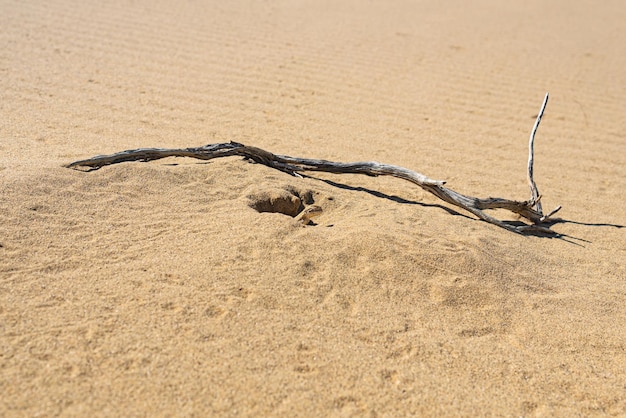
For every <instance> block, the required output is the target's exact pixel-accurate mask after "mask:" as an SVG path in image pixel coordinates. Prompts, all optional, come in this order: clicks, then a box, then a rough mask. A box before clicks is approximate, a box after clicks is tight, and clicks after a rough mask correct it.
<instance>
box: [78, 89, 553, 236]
mask: <svg viewBox="0 0 626 418" xmlns="http://www.w3.org/2000/svg"><path fill="white" fill-rule="evenodd" d="M547 101H548V95H547V94H546V99H545V100H544V103H543V106H542V108H541V111H540V113H539V115H538V117H537V121H536V122H535V126H534V127H533V131H532V133H531V139H530V145H529V148H530V149H529V160H528V179H529V183H530V185H531V186H530V187H531V199H530V200H528V201H515V200H509V199H503V198H493V197H489V198H484V199H481V198H476V197H471V196H466V195H463V194H461V193H458V192H455V191H454V190H451V189H449V188H447V187H444V184H445V182H444V181H440V180H433V179H430V178H428V177H426V176H425V175H423V174H420V173H417V172H415V171H412V170H409V169H406V168H404V167H399V166H395V165H389V164H383V163H379V162H375V161H365V162H352V163H337V162H332V161H326V160H315V159H309V158H297V157H290V156H287V155H277V154H273V153H271V152H269V151H265V150H263V149H260V148H256V147H251V146H247V145H244V144H240V143H237V142H229V143H221V144H209V145H205V146H202V147H195V148H181V149H167V148H140V149H134V150H127V151H122V152H118V153H115V154H110V155H99V156H96V157H93V158H89V159H86V160H80V161H75V162H73V163H70V164H68V165H67V166H66V167H68V168H74V169H80V168H81V167H82V168H87V169H90V170H95V169H98V168H101V167H103V166H106V165H111V164H118V163H122V162H128V161H152V160H158V159H161V158H167V157H191V158H197V159H200V160H211V159H213V158H220V157H230V156H241V157H244V158H247V159H250V160H253V161H255V162H257V163H259V164H263V165H266V166H268V167H271V168H274V169H276V170H280V171H283V172H286V173H288V174H291V175H294V176H299V174H298V173H299V172H306V171H324V172H328V173H339V174H341V173H348V174H365V175H368V176H393V177H398V178H401V179H404V180H407V181H410V182H411V183H414V184H416V185H418V186H419V187H421V188H422V189H424V190H426V191H427V192H430V193H432V194H434V195H435V196H437V197H438V198H440V199H441V200H443V201H445V202H448V203H450V204H452V205H455V206H458V207H460V208H462V209H464V210H466V211H468V212H470V213H473V214H474V215H475V216H477V217H478V218H480V219H482V220H484V221H486V222H489V223H492V224H494V225H497V226H499V227H502V228H504V229H507V230H509V231H512V232H516V233H528V232H543V233H546V234H555V233H554V232H553V231H552V230H550V226H549V223H548V218H549V217H550V216H551V215H553V214H554V213H556V211H558V210H559V209H560V207H558V208H557V209H555V210H553V211H552V212H551V213H549V214H548V215H544V214H543V212H542V210H541V205H540V204H539V200H540V199H541V196H540V195H539V192H538V191H537V186H536V184H535V181H534V179H533V161H534V136H535V132H536V130H537V127H538V126H539V122H540V120H541V116H542V115H543V111H544V109H545V106H546V103H547ZM487 209H505V210H508V211H511V212H513V213H516V214H518V215H519V216H521V217H522V218H525V219H527V220H528V221H529V222H530V223H529V224H522V225H513V224H511V223H507V222H503V221H501V220H499V219H497V218H494V217H493V216H491V215H489V214H487V213H486V212H485V210H487Z"/></svg>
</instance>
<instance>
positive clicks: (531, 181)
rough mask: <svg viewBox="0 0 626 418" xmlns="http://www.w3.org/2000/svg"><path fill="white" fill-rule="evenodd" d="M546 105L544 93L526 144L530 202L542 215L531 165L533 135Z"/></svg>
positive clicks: (533, 153)
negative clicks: (533, 203)
mask: <svg viewBox="0 0 626 418" xmlns="http://www.w3.org/2000/svg"><path fill="white" fill-rule="evenodd" d="M547 104H548V93H546V97H545V99H543V104H542V105H541V110H540V111H539V114H538V115H537V120H536V121H535V125H534V126H533V130H532V131H531V132H530V141H529V142H528V184H529V185H530V200H531V201H532V202H535V206H536V208H537V212H539V213H543V211H542V210H541V201H540V197H539V196H540V194H539V189H537V184H536V183H535V179H534V178H533V171H534V169H533V165H534V163H535V134H536V133H537V128H538V127H539V124H540V123H541V118H542V116H543V111H544V110H545V109H546V105H547Z"/></svg>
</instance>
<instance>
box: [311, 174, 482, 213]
mask: <svg viewBox="0 0 626 418" xmlns="http://www.w3.org/2000/svg"><path fill="white" fill-rule="evenodd" d="M299 175H300V176H302V177H306V178H310V179H312V180H317V181H321V182H324V183H326V184H328V185H329V186H333V187H337V188H339V189H344V190H350V191H353V192H363V193H367V194H370V195H372V196H374V197H378V198H379V199H387V200H390V201H392V202H396V203H400V204H403V205H418V206H421V207H424V208H438V209H443V210H445V211H446V212H448V213H449V214H450V215H453V216H461V217H463V218H465V219H472V220H473V219H474V218H472V217H471V216H468V215H466V214H464V213H461V212H458V211H456V210H454V209H451V208H449V207H447V206H443V205H440V204H437V203H424V202H417V201H415V200H408V199H405V198H403V197H399V196H392V195H388V194H386V193H383V192H379V191H377V190H372V189H368V188H366V187H360V186H358V187H357V186H349V185H347V184H344V183H339V182H336V181H332V180H327V179H320V178H318V177H313V176H309V175H306V174H302V173H299Z"/></svg>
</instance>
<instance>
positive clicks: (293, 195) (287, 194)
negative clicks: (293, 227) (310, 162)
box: [248, 186, 314, 218]
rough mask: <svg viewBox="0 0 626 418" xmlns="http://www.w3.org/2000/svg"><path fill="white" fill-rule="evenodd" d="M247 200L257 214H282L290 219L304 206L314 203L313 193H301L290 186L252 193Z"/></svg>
mask: <svg viewBox="0 0 626 418" xmlns="http://www.w3.org/2000/svg"><path fill="white" fill-rule="evenodd" d="M248 199H249V200H250V203H249V205H250V207H251V208H252V209H254V210H256V211H257V212H259V213H262V212H272V213H282V214H283V215H287V216H291V217H292V218H293V217H295V216H297V215H298V214H299V213H300V212H302V210H303V209H304V207H305V205H310V204H312V203H313V202H314V199H313V192H311V191H306V192H301V191H299V190H297V189H295V188H293V187H291V186H289V187H286V188H284V189H274V190H266V191H262V192H258V193H254V194H252V195H249V196H248Z"/></svg>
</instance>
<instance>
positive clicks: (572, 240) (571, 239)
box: [298, 173, 626, 247]
mask: <svg viewBox="0 0 626 418" xmlns="http://www.w3.org/2000/svg"><path fill="white" fill-rule="evenodd" d="M298 175H299V176H301V177H306V178H309V179H312V180H317V181H321V182H324V183H326V184H328V185H329V186H333V187H337V188H339V189H344V190H350V191H355V192H363V193H367V194H370V195H372V196H375V197H377V198H380V199H387V200H390V201H392V202H396V203H400V204H403V205H418V206H421V207H425V208H438V209H442V210H445V211H446V212H448V213H449V214H450V215H453V216H461V217H463V218H465V219H469V220H473V221H478V222H482V221H481V220H480V219H476V218H473V217H471V216H468V215H466V214H464V213H461V212H458V211H456V210H454V209H452V208H449V207H447V206H444V205H440V204H436V203H423V202H417V201H414V200H408V199H405V198H403V197H399V196H395V195H388V194H386V193H383V192H379V191H377V190H372V189H368V188H366V187H361V186H350V185H347V184H344V183H339V182H337V181H333V180H328V179H321V178H318V177H314V176H311V175H308V174H303V173H298ZM503 222H504V223H506V224H508V225H511V226H514V227H520V226H528V224H526V223H524V222H522V221H515V220H504V221H503ZM561 223H571V224H575V225H584V226H594V227H611V228H626V226H625V225H618V224H611V223H586V222H579V221H572V220H567V219H562V218H551V219H549V220H548V221H546V222H544V223H542V224H541V225H540V226H545V227H548V228H551V227H552V226H553V225H556V224H561ZM521 234H522V235H524V236H535V237H539V238H549V239H558V240H562V241H564V242H567V243H569V244H573V245H577V246H581V247H584V245H583V244H591V243H592V241H589V240H586V239H584V238H579V237H575V236H572V235H567V234H561V233H558V232H554V231H552V232H546V231H541V230H527V231H524V232H522V233H521Z"/></svg>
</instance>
